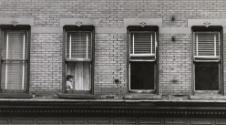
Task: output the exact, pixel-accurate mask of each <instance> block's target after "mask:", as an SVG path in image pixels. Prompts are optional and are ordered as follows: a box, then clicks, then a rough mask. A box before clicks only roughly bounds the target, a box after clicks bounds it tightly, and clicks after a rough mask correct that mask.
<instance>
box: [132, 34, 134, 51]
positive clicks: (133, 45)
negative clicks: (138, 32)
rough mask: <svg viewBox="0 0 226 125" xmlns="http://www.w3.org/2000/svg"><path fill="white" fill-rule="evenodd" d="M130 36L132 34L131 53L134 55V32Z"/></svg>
mask: <svg viewBox="0 0 226 125" xmlns="http://www.w3.org/2000/svg"><path fill="white" fill-rule="evenodd" d="M132 36H133V40H132V44H133V55H134V33H133V34H132Z"/></svg>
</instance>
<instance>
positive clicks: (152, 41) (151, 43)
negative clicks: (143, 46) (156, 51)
mask: <svg viewBox="0 0 226 125" xmlns="http://www.w3.org/2000/svg"><path fill="white" fill-rule="evenodd" d="M150 37H151V54H153V52H152V42H153V39H152V34H150Z"/></svg>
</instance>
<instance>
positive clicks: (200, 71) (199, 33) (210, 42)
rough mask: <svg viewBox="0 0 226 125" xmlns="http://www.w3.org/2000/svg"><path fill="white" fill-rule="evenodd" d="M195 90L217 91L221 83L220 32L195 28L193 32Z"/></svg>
mask: <svg viewBox="0 0 226 125" xmlns="http://www.w3.org/2000/svg"><path fill="white" fill-rule="evenodd" d="M193 54H194V55H193V57H194V78H195V79H194V81H195V90H196V91H199V90H219V89H220V82H221V62H222V59H221V31H220V29H219V28H216V27H215V28H213V27H212V28H201V30H199V28H195V31H194V32H193Z"/></svg>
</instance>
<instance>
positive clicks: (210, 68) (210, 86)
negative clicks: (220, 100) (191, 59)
mask: <svg viewBox="0 0 226 125" xmlns="http://www.w3.org/2000/svg"><path fill="white" fill-rule="evenodd" d="M218 65H219V64H218V63H215V62H198V63H195V89H196V90H218V89H219V69H218Z"/></svg>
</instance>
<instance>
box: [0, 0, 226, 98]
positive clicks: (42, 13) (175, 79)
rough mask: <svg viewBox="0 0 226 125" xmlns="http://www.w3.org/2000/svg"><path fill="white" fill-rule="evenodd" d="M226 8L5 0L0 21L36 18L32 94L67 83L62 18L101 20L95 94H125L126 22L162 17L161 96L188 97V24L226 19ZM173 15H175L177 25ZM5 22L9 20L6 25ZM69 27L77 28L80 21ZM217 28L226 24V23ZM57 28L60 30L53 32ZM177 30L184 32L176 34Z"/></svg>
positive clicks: (219, 3) (148, 0)
mask: <svg viewBox="0 0 226 125" xmlns="http://www.w3.org/2000/svg"><path fill="white" fill-rule="evenodd" d="M225 6H226V2H225V1H224V0H214V1H213V0H64V1H62V0H20V1H18V0H0V23H1V24H12V23H13V21H14V22H15V21H16V22H19V23H18V24H26V23H23V22H21V21H20V20H18V19H17V18H22V19H23V18H25V19H26V18H32V20H33V22H32V23H31V24H29V25H31V28H32V30H31V42H30V44H31V48H30V58H31V60H30V61H31V63H30V68H31V71H30V91H31V92H41V91H43V92H49V91H51V92H52V91H54V92H60V91H61V90H62V82H63V79H62V78H63V76H62V71H63V66H62V63H63V59H62V58H63V52H62V50H63V30H62V29H63V25H62V24H61V23H62V22H61V19H72V20H73V19H81V20H83V19H89V20H91V22H92V20H96V22H95V23H91V24H92V25H94V26H95V29H99V30H98V31H96V39H95V72H94V74H95V76H94V93H95V94H107V95H108V94H116V95H120V94H121V95H123V94H125V93H127V91H128V78H127V77H128V74H127V70H128V66H127V61H128V60H127V54H128V53H127V49H128V43H127V34H126V33H127V32H126V28H127V24H126V22H125V20H126V19H130V18H135V19H136V20H137V22H138V23H137V24H139V20H142V19H147V18H150V19H155V18H160V19H161V20H162V23H161V25H158V26H159V29H160V32H159V34H160V36H159V39H160V40H159V53H158V55H159V83H158V84H159V88H158V90H159V94H163V95H168V94H170V95H189V94H191V92H192V59H191V56H192V55H191V52H192V50H191V46H192V44H191V27H190V26H189V20H191V19H198V20H199V19H207V20H209V19H210V20H211V19H223V20H224V19H226V8H225ZM172 16H174V17H175V21H173V22H172V21H171V17H172ZM4 18H10V20H8V21H4ZM140 22H142V21H140ZM82 23H83V24H86V23H84V22H82ZM202 23H203V22H201V23H200V24H202ZM70 24H76V21H74V22H73V21H71V22H70ZM89 24H90V23H89ZM200 24H197V25H200ZM213 24H220V25H224V22H221V21H215V22H214V23H213ZM45 27H48V28H49V29H48V28H47V32H46V30H39V31H36V30H37V29H42V28H45ZM54 28H56V30H57V32H56V31H55V30H52V29H54ZM177 28H181V29H182V30H183V29H184V30H183V32H180V31H178V32H177V31H176V30H177ZM113 29H114V30H113ZM164 29H167V31H165V30H164ZM111 30H112V31H111ZM122 30H123V31H122ZM114 31H119V32H114ZM171 31H172V32H171ZM172 36H175V38H176V41H175V42H172V41H171V37H172ZM224 36H225V35H224ZM224 55H225V54H224ZM225 71H226V70H225ZM114 79H119V80H120V83H119V84H115V83H114ZM225 83H226V82H225ZM225 86H226V84H225ZM224 88H226V87H224Z"/></svg>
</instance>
